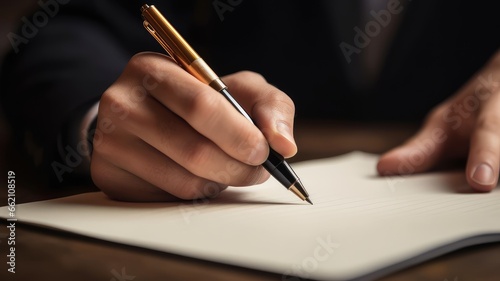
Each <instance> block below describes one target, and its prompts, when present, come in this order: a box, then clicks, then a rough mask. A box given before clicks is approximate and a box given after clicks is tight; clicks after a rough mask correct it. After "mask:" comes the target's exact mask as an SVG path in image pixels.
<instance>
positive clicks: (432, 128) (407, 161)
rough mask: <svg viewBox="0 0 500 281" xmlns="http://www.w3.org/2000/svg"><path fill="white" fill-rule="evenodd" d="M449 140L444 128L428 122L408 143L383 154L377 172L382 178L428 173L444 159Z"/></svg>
mask: <svg viewBox="0 0 500 281" xmlns="http://www.w3.org/2000/svg"><path fill="white" fill-rule="evenodd" d="M447 139H448V135H447V133H446V131H445V130H444V129H443V128H441V127H440V126H436V123H433V122H427V124H426V125H425V126H424V127H423V128H422V129H421V130H420V131H419V132H418V133H417V134H416V135H415V136H414V137H412V138H411V139H409V140H408V141H407V142H406V143H404V144H403V145H401V146H399V147H396V148H394V149H392V150H390V151H389V152H387V153H385V154H383V155H382V156H381V157H380V159H379V161H378V163H377V171H378V173H379V174H380V175H382V176H384V175H394V174H413V173H420V172H424V171H427V170H429V169H431V168H433V167H434V166H436V165H437V164H438V163H439V162H440V160H441V159H442V157H443V155H444V152H445V149H446V143H447V142H446V141H447Z"/></svg>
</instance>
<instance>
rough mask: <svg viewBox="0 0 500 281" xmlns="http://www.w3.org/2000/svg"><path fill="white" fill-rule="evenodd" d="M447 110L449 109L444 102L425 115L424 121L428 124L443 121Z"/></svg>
mask: <svg viewBox="0 0 500 281" xmlns="http://www.w3.org/2000/svg"><path fill="white" fill-rule="evenodd" d="M449 110H450V109H449V107H448V106H447V105H446V104H441V105H438V106H436V107H434V108H433V109H432V110H431V111H430V112H429V114H428V115H427V117H426V120H425V123H426V124H429V123H436V122H441V121H443V120H444V119H443V118H444V116H445V115H446V113H447V112H448V111H449Z"/></svg>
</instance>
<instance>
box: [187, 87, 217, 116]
mask: <svg viewBox="0 0 500 281" xmlns="http://www.w3.org/2000/svg"><path fill="white" fill-rule="evenodd" d="M216 94H217V93H215V92H214V91H213V90H212V89H210V88H205V87H203V88H202V89H200V90H199V91H197V92H195V93H194V94H193V96H192V98H191V100H190V101H189V103H187V106H186V108H185V111H186V116H187V118H190V119H193V121H195V122H197V123H200V125H203V124H205V123H208V122H213V120H214V119H215V118H217V117H218V116H219V109H220V99H219V98H220V97H219V96H217V95H216Z"/></svg>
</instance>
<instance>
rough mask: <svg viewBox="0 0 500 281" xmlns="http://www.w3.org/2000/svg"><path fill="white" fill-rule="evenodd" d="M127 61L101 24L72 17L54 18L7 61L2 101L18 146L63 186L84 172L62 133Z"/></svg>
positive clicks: (2, 79) (127, 53) (122, 51)
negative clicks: (78, 172) (63, 183)
mask: <svg viewBox="0 0 500 281" xmlns="http://www.w3.org/2000/svg"><path fill="white" fill-rule="evenodd" d="M20 35H22V33H21V34H20ZM129 58H130V53H129V52H127V51H126V50H124V49H123V48H122V47H121V44H120V43H119V42H117V41H116V40H115V39H114V36H113V34H111V33H110V31H108V30H107V29H106V28H104V27H103V25H101V24H100V23H99V22H98V21H93V20H91V19H88V18H85V17H78V16H70V15H59V16H57V17H54V18H53V19H52V20H51V21H50V23H49V24H48V25H47V26H45V27H43V28H40V29H39V31H38V34H37V35H36V36H35V37H33V38H32V39H31V40H29V42H28V43H26V44H23V45H22V46H20V50H19V52H18V53H17V54H16V53H15V52H12V53H10V54H9V55H8V56H7V57H6V59H5V61H4V63H3V68H2V76H1V98H2V105H3V107H4V111H5V114H6V117H7V120H8V122H9V124H10V126H11V127H12V131H13V133H14V140H15V141H14V142H15V143H16V144H17V145H19V146H21V147H20V148H21V150H23V151H26V152H28V154H29V155H30V158H31V160H32V162H33V164H34V165H35V166H36V167H37V169H38V170H40V171H42V172H43V174H45V175H47V176H48V178H49V179H52V180H56V182H63V181H65V180H66V179H70V178H72V177H74V176H75V175H74V174H76V173H74V171H76V170H79V169H80V168H82V167H79V166H80V165H82V164H83V163H85V161H83V158H82V159H79V157H82V156H83V155H81V154H82V153H78V148H76V147H72V148H70V147H68V146H67V140H68V136H67V130H64V128H69V127H72V126H74V124H75V122H78V119H79V117H81V116H82V115H83V114H84V113H85V112H86V110H88V109H89V108H90V107H91V106H92V105H93V104H95V102H96V101H98V99H99V97H100V96H101V94H102V93H103V92H104V91H105V90H106V88H107V87H108V86H109V85H111V84H112V83H113V81H114V80H115V79H116V78H117V77H118V76H119V74H120V73H121V71H122V69H123V68H124V66H125V65H126V63H127V61H128V60H129ZM71 150H74V151H76V152H77V154H75V152H74V151H71ZM78 154H80V155H78Z"/></svg>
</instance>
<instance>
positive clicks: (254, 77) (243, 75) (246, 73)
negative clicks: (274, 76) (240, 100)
mask: <svg viewBox="0 0 500 281" xmlns="http://www.w3.org/2000/svg"><path fill="white" fill-rule="evenodd" d="M235 76H236V77H238V78H239V79H243V80H247V81H251V82H267V81H266V78H264V76H262V74H260V73H257V72H253V71H250V70H243V71H239V72H237V73H236V74H235Z"/></svg>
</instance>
